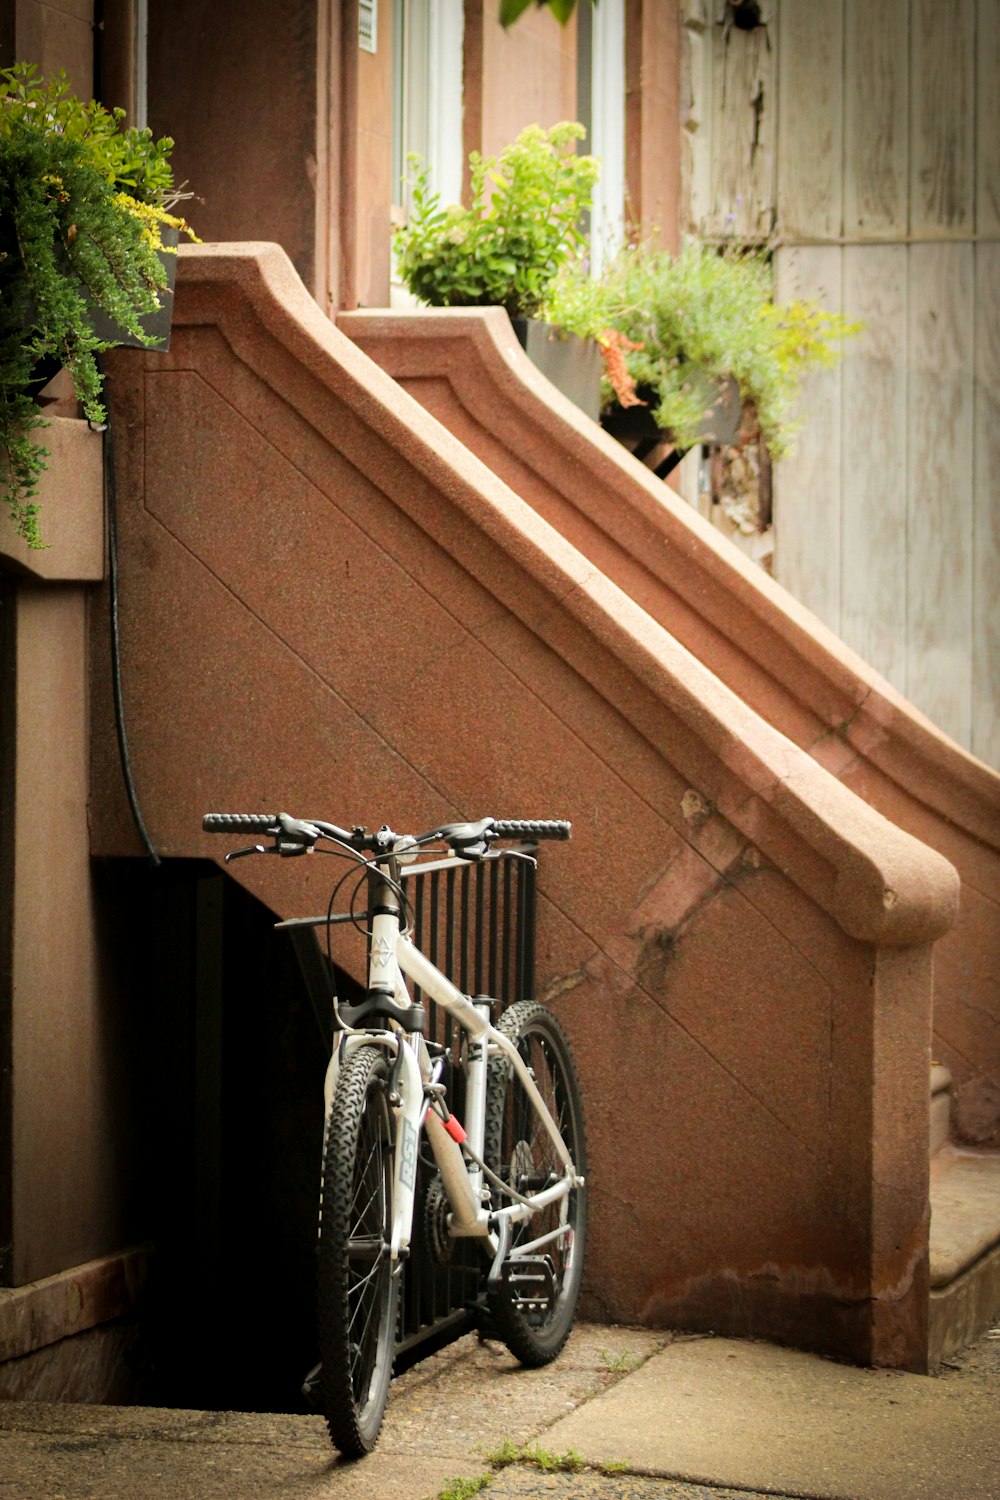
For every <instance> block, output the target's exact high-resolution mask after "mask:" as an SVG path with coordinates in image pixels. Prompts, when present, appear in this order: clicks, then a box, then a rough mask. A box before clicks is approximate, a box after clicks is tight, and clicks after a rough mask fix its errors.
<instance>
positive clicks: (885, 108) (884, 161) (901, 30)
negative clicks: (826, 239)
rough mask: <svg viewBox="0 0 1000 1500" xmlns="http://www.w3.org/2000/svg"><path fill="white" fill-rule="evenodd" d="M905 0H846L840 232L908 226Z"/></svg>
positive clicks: (870, 233) (883, 234)
mask: <svg viewBox="0 0 1000 1500" xmlns="http://www.w3.org/2000/svg"><path fill="white" fill-rule="evenodd" d="M909 14H910V6H909V0H879V3H878V4H877V5H873V4H872V3H871V0H846V6H845V12H844V234H845V235H847V236H855V235H858V236H864V237H865V238H870V237H879V238H890V237H892V236H893V235H898V234H899V232H900V229H901V228H903V229H905V227H906V223H907V193H908V186H909V184H908V175H909V138H908V137H909V131H908V118H909V116H908V108H909V102H908V96H909V47H908V45H907V41H908V37H909Z"/></svg>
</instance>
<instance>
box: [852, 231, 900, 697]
mask: <svg viewBox="0 0 1000 1500" xmlns="http://www.w3.org/2000/svg"><path fill="white" fill-rule="evenodd" d="M907 261H908V251H907V248H906V246H905V245H863V246H851V247H849V248H847V249H845V251H844V284H843V291H844V310H845V311H846V312H847V314H848V316H849V317H851V318H852V319H855V320H857V319H860V320H862V321H863V322H864V330H863V332H862V333H861V334H860V335H859V336H858V338H857V339H855V340H853V341H852V342H851V343H850V344H849V345H848V349H847V354H846V358H845V360H844V365H843V374H842V382H843V422H844V436H843V469H842V482H843V500H842V506H841V516H842V522H841V524H842V544H841V621H840V631H841V635H842V636H843V638H844V640H845V641H846V642H847V644H848V645H849V646H851V647H853V649H854V650H855V651H857V652H858V654H859V655H860V656H863V657H864V658H865V660H866V661H869V662H871V664H872V666H873V667H875V668H876V670H877V671H879V672H881V673H882V675H883V676H884V677H887V678H888V679H889V681H890V682H892V683H893V684H894V685H895V686H896V687H898V688H899V689H900V691H905V688H906V656H907V650H906V634H907V621H906V557H907V503H906V497H907V493H908V490H909V487H910V482H911V477H910V473H909V465H908V456H907V385H908V381H907V368H906V365H907V360H906V347H907V306H906V303H907V297H906V271H907Z"/></svg>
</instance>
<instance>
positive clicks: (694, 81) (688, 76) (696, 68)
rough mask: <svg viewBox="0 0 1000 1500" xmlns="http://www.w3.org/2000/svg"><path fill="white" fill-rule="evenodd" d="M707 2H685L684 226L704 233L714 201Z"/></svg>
mask: <svg viewBox="0 0 1000 1500" xmlns="http://www.w3.org/2000/svg"><path fill="white" fill-rule="evenodd" d="M710 9H711V7H710V6H709V3H708V0H684V7H683V33H682V36H683V48H684V51H683V62H684V66H683V78H682V84H681V125H682V131H683V133H682V137H681V146H682V152H683V156H684V170H685V175H686V189H687V202H686V205H685V208H684V209H683V210H682V222H683V223H684V224H685V227H686V228H687V230H688V232H689V233H694V234H697V233H703V232H705V229H704V226H705V225H706V224H707V222H708V214H709V207H710V204H711V201H712V131H711V119H712V30H713V28H712V22H711V18H710V14H709V12H710Z"/></svg>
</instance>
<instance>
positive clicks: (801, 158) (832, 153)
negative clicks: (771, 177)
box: [777, 0, 844, 239]
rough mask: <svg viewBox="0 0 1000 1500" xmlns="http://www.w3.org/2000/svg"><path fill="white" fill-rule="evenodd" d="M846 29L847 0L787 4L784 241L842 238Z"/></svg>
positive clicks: (781, 184)
mask: <svg viewBox="0 0 1000 1500" xmlns="http://www.w3.org/2000/svg"><path fill="white" fill-rule="evenodd" d="M843 27H844V15H843V0H825V3H823V4H816V3H815V0H782V4H781V13H780V29H779V48H778V53H779V56H778V90H779V103H778V108H779V130H778V147H777V178H778V226H779V229H780V231H781V233H782V235H783V236H784V237H785V238H786V239H787V238H788V237H790V236H792V237H799V238H809V239H822V238H829V237H830V236H834V235H839V234H840V232H841V224H842V171H841V167H842V161H841V158H842V152H843V94H842V84H843V61H844V58H843V52H844V36H843Z"/></svg>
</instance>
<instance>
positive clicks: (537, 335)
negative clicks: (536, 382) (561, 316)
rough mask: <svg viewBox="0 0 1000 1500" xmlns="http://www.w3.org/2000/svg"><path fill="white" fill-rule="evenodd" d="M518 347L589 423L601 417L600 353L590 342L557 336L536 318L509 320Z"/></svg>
mask: <svg viewBox="0 0 1000 1500" xmlns="http://www.w3.org/2000/svg"><path fill="white" fill-rule="evenodd" d="M510 321H511V323H512V324H513V326H514V332H515V333H516V334H517V340H518V343H519V344H520V345H521V348H522V349H523V350H524V352H525V354H526V355H527V356H528V358H529V359H530V360H531V362H532V364H534V365H537V366H538V368H539V369H540V370H541V372H542V374H543V375H544V376H545V378H546V380H551V382H552V384H553V385H554V386H556V387H557V388H558V389H559V390H560V391H562V393H563V395H564V396H566V397H567V398H568V399H569V400H570V401H572V402H573V403H574V405H576V406H578V407H579V408H580V410H581V411H583V412H586V414H587V416H588V417H590V418H591V419H592V420H593V421H595V422H596V421H598V420H599V418H600V415H601V352H600V350H599V349H598V347H597V345H596V344H595V343H594V340H593V339H581V338H579V337H578V336H577V335H576V334H575V333H561V332H560V331H559V329H557V328H553V326H552V324H551V323H542V322H540V321H539V320H538V319H537V318H511V320H510Z"/></svg>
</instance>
